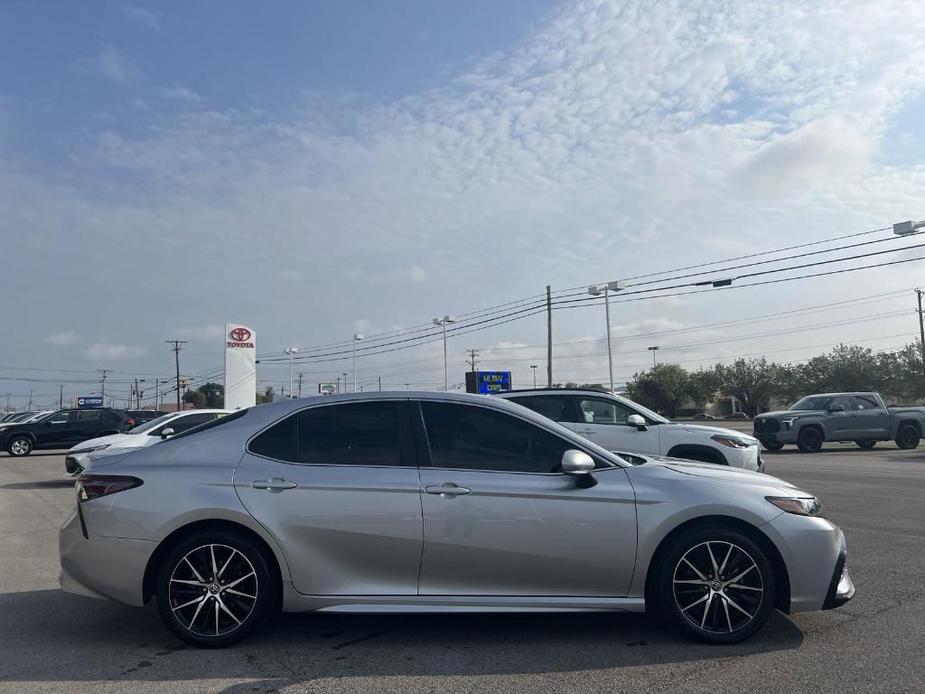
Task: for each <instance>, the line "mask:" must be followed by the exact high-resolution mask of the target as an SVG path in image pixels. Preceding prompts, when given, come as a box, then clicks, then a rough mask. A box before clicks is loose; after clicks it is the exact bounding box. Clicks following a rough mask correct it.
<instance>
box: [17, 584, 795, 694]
mask: <svg viewBox="0 0 925 694" xmlns="http://www.w3.org/2000/svg"><path fill="white" fill-rule="evenodd" d="M0 615H3V617H4V619H3V622H5V625H4V626H3V627H2V631H0V682H52V681H61V682H73V681H82V682H86V681H97V680H104V681H125V682H131V681H146V682H150V681H180V680H197V681H200V682H202V681H207V680H210V679H217V680H222V681H223V682H224V683H225V684H226V685H230V686H228V687H227V688H226V689H225V690H224V691H226V692H239V691H240V692H249V691H254V690H253V689H252V688H253V687H254V686H255V685H259V686H260V687H261V689H262V690H267V689H279V688H282V687H285V686H288V685H291V684H296V683H304V682H309V681H312V680H317V679H319V678H340V677H363V676H433V675H436V676H440V675H455V676H460V675H462V676H466V675H504V674H530V673H533V674H543V673H551V672H569V671H586V670H598V669H612V668H623V667H638V666H647V665H653V664H670V663H680V662H688V661H709V660H715V659H722V658H732V657H737V656H744V655H751V654H755V653H767V652H771V651H781V650H789V649H796V648H799V647H800V645H801V643H802V641H803V634H802V632H801V631H800V629H799V628H797V626H796V625H795V624H793V622H791V621H790V619H788V618H787V617H785V616H783V615H780V614H777V613H775V614H774V615H773V616H772V618H771V621H770V622H769V623H768V624H767V625H766V626H765V628H764V629H762V630H761V631H760V632H759V633H758V634H756V635H755V636H754V637H752V638H751V639H749V640H747V641H746V642H745V643H741V644H737V645H734V646H708V645H705V644H701V643H696V642H692V641H689V640H687V639H685V638H683V637H681V636H680V635H678V634H677V633H676V632H675V631H674V630H672V629H668V628H665V627H662V626H659V625H657V624H656V623H655V622H654V621H651V620H649V619H647V618H646V617H645V616H644V615H634V614H605V613H558V614H523V613H520V614H518V613H512V614H448V615H407V614H405V615H398V614H394V615H352V614H351V615H348V614H329V613H327V614H326V613H315V614H311V613H309V614H287V615H282V616H280V617H279V618H278V619H276V620H274V622H273V623H271V624H269V625H267V627H266V628H264V629H263V630H262V631H261V632H259V633H257V634H255V635H254V636H252V637H251V638H249V639H247V640H246V641H244V642H243V643H241V644H238V645H236V646H233V647H231V648H228V649H225V650H221V651H199V650H198V649H196V648H193V647H190V646H185V645H184V644H182V643H181V642H180V641H178V640H176V639H175V638H174V637H173V636H172V635H171V634H170V633H169V632H168V631H167V630H166V629H165V628H164V627H163V626H162V625H161V623H160V620H159V618H158V616H157V612H156V609H154V606H153V604H152V605H148V606H147V607H145V608H143V609H133V608H128V607H124V606H120V605H117V604H115V603H108V602H104V601H99V600H93V599H91V598H81V597H78V596H74V595H69V594H66V593H64V592H62V591H58V590H41V591H31V592H22V593H6V594H2V595H0ZM204 654H208V655H207V657H204ZM229 680H242V683H241V684H240V685H239V684H233V683H229V682H228V681H229ZM245 680H246V685H245V683H244V681H245ZM264 685H266V686H264Z"/></svg>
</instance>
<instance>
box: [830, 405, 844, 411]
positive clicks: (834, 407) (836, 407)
mask: <svg viewBox="0 0 925 694" xmlns="http://www.w3.org/2000/svg"><path fill="white" fill-rule="evenodd" d="M844 411H845V406H844V405H831V406H829V412H844Z"/></svg>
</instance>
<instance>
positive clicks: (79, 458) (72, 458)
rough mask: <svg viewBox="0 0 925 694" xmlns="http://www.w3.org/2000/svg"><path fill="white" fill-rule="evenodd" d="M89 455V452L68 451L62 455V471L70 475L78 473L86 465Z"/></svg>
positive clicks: (73, 475)
mask: <svg viewBox="0 0 925 694" xmlns="http://www.w3.org/2000/svg"><path fill="white" fill-rule="evenodd" d="M89 457H90V454H89V453H68V454H67V455H66V456H65V457H64V471H65V472H66V473H67V474H69V475H70V476H71V477H75V476H77V475H79V474H80V473H81V472H83V471H84V468H86V467H87V460H88V458H89Z"/></svg>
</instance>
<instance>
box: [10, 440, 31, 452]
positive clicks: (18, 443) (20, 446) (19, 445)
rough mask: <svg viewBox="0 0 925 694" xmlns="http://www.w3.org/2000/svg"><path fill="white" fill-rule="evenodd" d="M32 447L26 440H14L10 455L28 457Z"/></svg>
mask: <svg viewBox="0 0 925 694" xmlns="http://www.w3.org/2000/svg"><path fill="white" fill-rule="evenodd" d="M30 450H32V446H31V445H30V444H29V442H28V441H27V440H26V439H14V440H13V442H12V443H11V444H10V453H12V454H13V455H28V454H29V451H30Z"/></svg>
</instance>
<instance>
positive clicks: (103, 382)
mask: <svg viewBox="0 0 925 694" xmlns="http://www.w3.org/2000/svg"><path fill="white" fill-rule="evenodd" d="M97 371H98V372H99V374H100V397H102V398H103V404H104V405H105V404H106V377H107V376H108V375H109V374H110V373H111V372H112V369H97Z"/></svg>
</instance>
